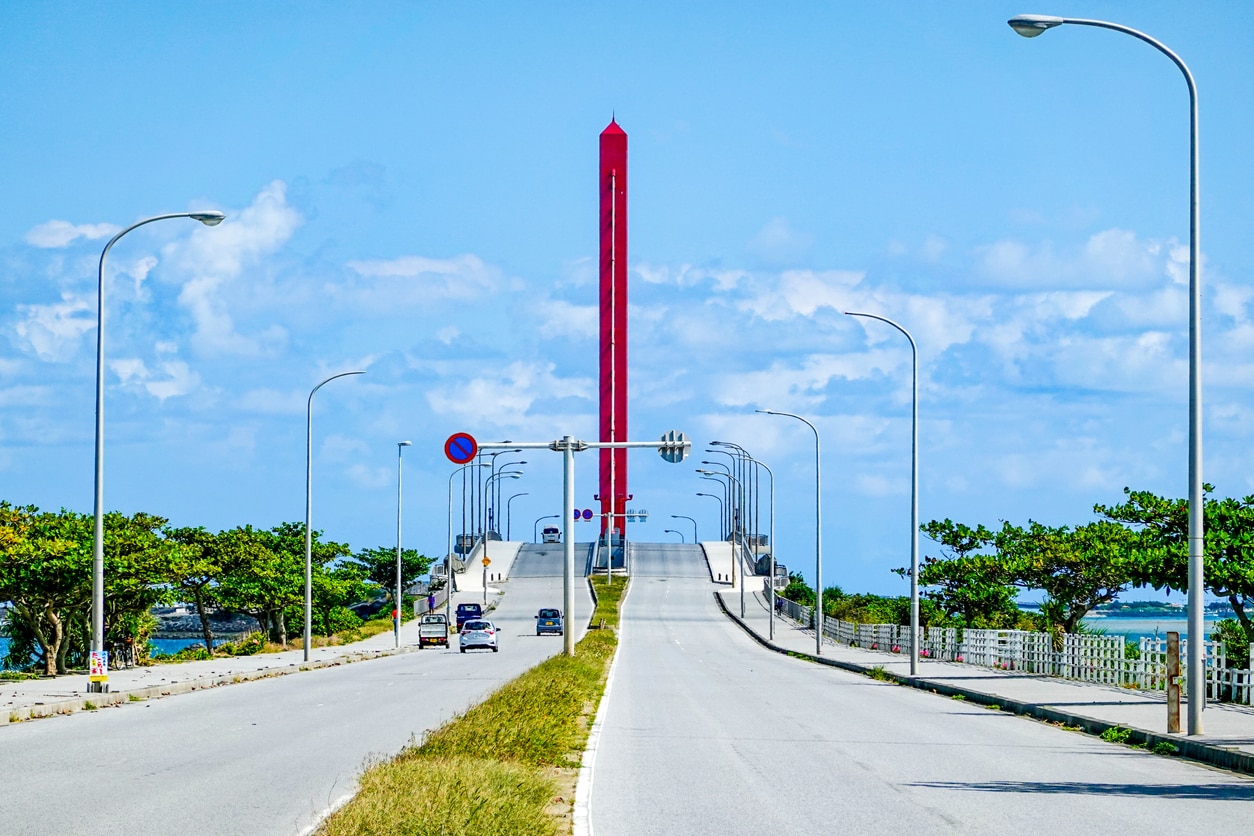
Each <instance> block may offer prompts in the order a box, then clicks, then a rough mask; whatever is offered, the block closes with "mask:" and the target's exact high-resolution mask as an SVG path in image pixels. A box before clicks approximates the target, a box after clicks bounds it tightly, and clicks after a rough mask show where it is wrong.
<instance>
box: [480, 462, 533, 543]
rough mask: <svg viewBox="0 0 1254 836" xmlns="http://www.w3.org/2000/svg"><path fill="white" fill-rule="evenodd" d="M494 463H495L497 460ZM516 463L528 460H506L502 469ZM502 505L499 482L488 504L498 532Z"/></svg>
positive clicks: (499, 531) (499, 530) (498, 532)
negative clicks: (490, 502)
mask: <svg viewBox="0 0 1254 836" xmlns="http://www.w3.org/2000/svg"><path fill="white" fill-rule="evenodd" d="M493 463H494V464H495V461H494V462H493ZM516 464H526V462H525V461H523V462H505V464H503V465H501V470H504V469H505V468H507V467H512V466H513V465H516ZM500 505H501V483H500V482H497V483H496V490H494V491H492V504H491V505H490V506H488V507H489V509H490V513H489V516H490V517H491V520H492V525H494V526H496V529H495V531H496V533H497V534H500V533H501V517H500V513H499V508H500ZM505 539H507V540H508V539H509V538H508V537H507V538H505Z"/></svg>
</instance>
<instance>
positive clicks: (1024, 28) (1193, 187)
mask: <svg viewBox="0 0 1254 836" xmlns="http://www.w3.org/2000/svg"><path fill="white" fill-rule="evenodd" d="M1007 23H1008V24H1009V25H1010V28H1012V29H1014V30H1015V31H1016V32H1018V33H1019V34H1020V35H1022V36H1023V37H1025V38H1035V37H1036V36H1037V35H1039V34H1041V33H1042V32H1044V31H1045V30H1047V29H1052V28H1054V27H1055V26H1061V25H1062V24H1064V23H1072V24H1076V25H1078V26H1096V27H1099V28H1101V29H1110V30H1113V31H1115V32H1122V33H1123V34H1125V35H1131V36H1132V37H1134V38H1137V39H1139V40H1141V41H1144V42H1145V43H1147V44H1149V45H1150V46H1152V47H1154V48H1155V49H1157V50H1158V51H1159V52H1161V53H1162V54H1163V55H1166V56H1167V57H1168V58H1170V59H1171V61H1172V63H1174V64H1175V65H1176V67H1178V68H1179V70H1180V72H1181V73H1183V74H1184V82H1185V85H1186V86H1187V87H1188V89H1189V639H1190V641H1189V648H1188V663H1187V672H1186V682H1187V686H1188V691H1189V734H1190V735H1196V734H1202V733H1203V731H1202V711H1203V710H1204V709H1205V708H1206V680H1205V676H1206V671H1205V663H1206V635H1205V625H1204V623H1203V617H1204V601H1205V597H1204V594H1203V593H1204V592H1205V575H1204V571H1203V560H1204V554H1205V543H1204V539H1203V538H1204V536H1205V535H1204V530H1203V505H1202V503H1203V499H1204V497H1203V494H1202V289H1201V285H1202V276H1201V271H1202V263H1201V244H1200V242H1199V237H1200V233H1201V218H1200V214H1199V211H1198V120H1197V85H1196V84H1195V83H1194V81H1193V73H1191V72H1190V71H1189V68H1188V65H1186V64H1185V63H1184V61H1183V60H1181V58H1180V56H1179V55H1176V54H1175V53H1174V52H1172V51H1171V50H1170V49H1168V48H1167V46H1166V45H1165V44H1163V43H1162V42H1161V41H1158V40H1156V39H1154V38H1151V37H1150V36H1149V35H1146V34H1145V33H1144V32H1139V31H1137V30H1136V29H1132V28H1130V27H1127V26H1123V25H1121V24H1118V23H1110V22H1108V21H1105V20H1086V19H1082V18H1070V17H1053V16H1050V15H1019V16H1018V17H1013V18H1011V19H1010V20H1008V21H1007Z"/></svg>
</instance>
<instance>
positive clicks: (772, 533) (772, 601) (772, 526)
mask: <svg viewBox="0 0 1254 836" xmlns="http://www.w3.org/2000/svg"><path fill="white" fill-rule="evenodd" d="M749 461H751V462H753V463H754V464H755V465H757V466H758V467H760V468H762V469H763V470H765V471H766V475H767V476H768V477H769V478H770V480H771V520H770V529H769V531H770V535H769V536H770V539H771V544H770V545H771V579H770V583H769V586H770V587H771V594H770V598H769V601H768V603H769V604H770V611H771V615H770V625H771V626H770V639H771V641H774V640H775V474H774V473H773V472H772V471H771V469H770V468H769V467H767V466H766V465H765V464H764V463H762V462H760V461H758V460H757V459H755V458H752V457H750V459H749Z"/></svg>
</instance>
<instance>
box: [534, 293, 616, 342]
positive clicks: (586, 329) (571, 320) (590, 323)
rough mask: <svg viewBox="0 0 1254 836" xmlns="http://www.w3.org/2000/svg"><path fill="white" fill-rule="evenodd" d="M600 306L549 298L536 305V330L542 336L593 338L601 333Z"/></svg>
mask: <svg viewBox="0 0 1254 836" xmlns="http://www.w3.org/2000/svg"><path fill="white" fill-rule="evenodd" d="M600 317H601V312H600V307H599V306H598V305H574V304H571V303H570V302H567V301H565V300H563V299H549V300H547V301H545V302H542V303H540V304H539V305H537V306H536V325H535V327H536V330H537V331H539V333H540V336H542V337H549V338H554V337H570V338H575V339H585V338H586V339H592V338H595V337H596V336H597V334H598V333H600Z"/></svg>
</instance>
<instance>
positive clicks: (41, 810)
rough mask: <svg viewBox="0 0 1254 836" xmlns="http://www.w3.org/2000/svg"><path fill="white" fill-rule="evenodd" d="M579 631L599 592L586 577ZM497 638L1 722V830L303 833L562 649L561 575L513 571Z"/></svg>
mask: <svg viewBox="0 0 1254 836" xmlns="http://www.w3.org/2000/svg"><path fill="white" fill-rule="evenodd" d="M578 584H579V585H578V589H577V592H576V598H575V600H576V602H577V608H576V613H575V625H576V626H577V628H578V629H579V635H582V633H583V627H584V625H586V624H587V622H588V619H589V618H590V617H591V611H592V604H591V599H590V597H589V596H588V594H587V587H586V585H585V584H584V582H583V579H582V578H579V579H578ZM506 588H507V592H506V594H505V596H504V597H503V598H502V599H501V604H500V606H499V607H498V608H497V610H496V611H495V612H494V613H492V614H491V615H489V618H491V619H492V620H494V621H496V622H497V623H498V624H499V626H500V627H501V629H502V639H501V650H500V652H499V653H491V652H487V651H473V652H470V653H466V654H461V653H458V652H457V651H456V647H457V645H456V640H455V638H454V641H453V642H452V647H453V650H452V651H443V650H436V649H431V648H428V649H426V650H422V651H419V652H415V653H408V654H402V655H399V656H392V657H387V658H384V659H379V660H376V661H370V662H360V663H357V664H352V665H346V666H343V667H338V668H328V669H323V670H316V671H309V672H306V673H300V674H295V675H292V676H284V677H279V678H276V679H271V680H263V681H260V682H253V683H247V684H241V685H233V686H228V687H224V688H216V689H213V690H209V691H202V692H197V693H193V694H187V695H183V696H178V697H172V698H169V699H164V700H155V701H152V702H145V703H134V704H128V705H124V706H120V707H118V708H112V709H107V710H102V711H98V712H81V713H78V714H74V715H71V716H68V717H56V718H50V719H46V720H38V721H34V722H30V723H21V724H19V725H13V726H6V727H4V728H3V729H0V833H4V834H6V836H16V834H101V833H126V834H164V833H188V834H190V833H214V834H248V835H249V836H254V835H256V834H296V833H300V832H302V831H303V830H304V829H306V828H307V827H308V826H310V825H311V824H312V823H313V822H314V821H315V820H316V818H317V817H318V816H319V814H320V813H321V812H322V811H324V810H325V809H326V808H327V807H328V806H329V805H331V804H332V803H333V802H335V801H336V800H338V799H340V798H342V797H344V796H346V795H347V794H349V793H351V792H352V790H353V789H354V787H355V785H356V778H357V776H358V775H359V774H360V772H361V769H362V767H363V765H364V764H366V762H367V761H368V760H369V759H370V758H372V757H377V756H390V755H393V754H395V753H396V752H397V751H399V750H400V749H401V748H402V747H403V746H405V744H407V743H409V742H410V740H411V739H413V738H415V737H416V736H421V735H422V733H423V732H424V731H425V730H428V729H433V728H436V727H437V726H439V725H440V724H441V723H443V722H444V721H445V720H447V719H449V718H450V717H451V716H453V715H454V714H456V713H457V712H460V711H464V710H465V709H466V708H468V707H470V706H471V705H473V704H475V703H476V702H479V701H480V700H481V699H482V698H483V697H485V696H487V695H488V694H489V693H491V692H492V691H493V690H494V689H496V688H497V687H499V686H500V685H501V684H503V683H504V682H506V681H508V680H509V679H512V678H513V677H515V676H517V675H518V674H520V673H522V672H523V671H525V670H527V669H528V668H530V667H532V666H534V665H536V664H538V663H539V662H540V661H542V660H543V659H545V658H547V657H549V656H551V655H553V654H555V653H558V652H560V651H561V648H562V640H561V638H559V637H556V636H544V637H537V636H536V635H535V614H536V611H537V610H538V609H539V608H540V607H546V606H547V607H552V606H558V607H560V606H561V600H562V580H561V578H560V577H547V578H545V577H533V578H526V579H518V580H511V581H509V583H508V584H507V587H506Z"/></svg>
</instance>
